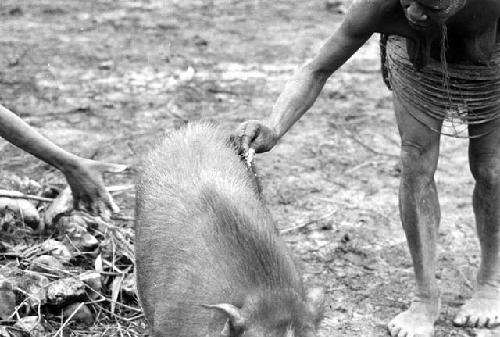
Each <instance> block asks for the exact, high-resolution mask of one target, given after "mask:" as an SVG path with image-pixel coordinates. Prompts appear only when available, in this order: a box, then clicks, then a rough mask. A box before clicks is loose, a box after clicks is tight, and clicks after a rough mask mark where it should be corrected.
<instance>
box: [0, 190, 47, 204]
mask: <svg viewBox="0 0 500 337" xmlns="http://www.w3.org/2000/svg"><path fill="white" fill-rule="evenodd" d="M0 198H11V199H26V200H36V201H41V202H52V201H54V199H53V198H44V197H39V196H37V195H29V194H19V195H15V194H10V193H5V192H3V193H0Z"/></svg>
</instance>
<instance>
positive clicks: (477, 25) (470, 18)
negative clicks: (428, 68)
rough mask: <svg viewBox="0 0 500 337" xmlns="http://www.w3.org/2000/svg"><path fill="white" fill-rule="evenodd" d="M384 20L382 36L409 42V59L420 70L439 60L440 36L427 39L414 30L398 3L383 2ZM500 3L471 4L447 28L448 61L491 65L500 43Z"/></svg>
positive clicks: (490, 0)
mask: <svg viewBox="0 0 500 337" xmlns="http://www.w3.org/2000/svg"><path fill="white" fill-rule="evenodd" d="M381 1H385V3H384V15H383V16H384V19H382V20H381V21H382V24H381V25H380V27H379V28H380V29H379V30H380V32H382V33H386V34H395V35H401V36H404V37H406V38H408V40H409V42H408V53H409V54H410V58H411V59H412V61H413V62H414V63H416V64H419V63H422V64H420V66H423V65H425V63H427V60H428V58H429V57H432V58H434V59H436V60H439V59H440V53H441V36H442V34H441V33H437V34H436V33H434V34H428V35H425V34H423V33H421V32H418V31H416V30H414V29H413V28H412V27H411V26H410V25H409V23H408V22H407V20H406V18H405V14H404V11H403V8H402V7H401V5H400V3H399V0H381ZM499 18H500V1H498V0H468V2H467V4H466V6H465V7H464V8H463V9H462V10H461V11H460V12H458V13H457V14H456V15H455V16H454V17H452V18H451V19H450V20H449V21H448V22H447V24H446V26H447V35H448V44H447V46H448V49H447V53H446V58H447V61H448V62H451V63H463V64H488V62H489V61H490V59H491V55H492V53H493V51H494V50H495V48H497V44H498V43H499V42H500V29H499V28H500V25H498V21H499Z"/></svg>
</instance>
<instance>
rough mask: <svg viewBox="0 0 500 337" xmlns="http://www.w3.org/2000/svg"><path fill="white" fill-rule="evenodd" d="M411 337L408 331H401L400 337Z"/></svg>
mask: <svg viewBox="0 0 500 337" xmlns="http://www.w3.org/2000/svg"><path fill="white" fill-rule="evenodd" d="M408 335H409V333H408V331H406V330H404V329H401V330H399V333H398V335H397V336H398V337H407V336H408Z"/></svg>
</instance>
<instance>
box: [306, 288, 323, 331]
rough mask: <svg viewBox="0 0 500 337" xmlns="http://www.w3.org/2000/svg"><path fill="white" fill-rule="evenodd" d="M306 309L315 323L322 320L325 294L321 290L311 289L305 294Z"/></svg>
mask: <svg viewBox="0 0 500 337" xmlns="http://www.w3.org/2000/svg"><path fill="white" fill-rule="evenodd" d="M306 298H307V309H308V310H309V312H310V313H311V315H312V316H313V317H314V319H315V321H316V322H319V321H320V320H321V318H322V315H323V311H324V309H325V308H324V307H325V292H324V290H323V288H319V287H317V288H311V289H309V291H308V292H307V295H306Z"/></svg>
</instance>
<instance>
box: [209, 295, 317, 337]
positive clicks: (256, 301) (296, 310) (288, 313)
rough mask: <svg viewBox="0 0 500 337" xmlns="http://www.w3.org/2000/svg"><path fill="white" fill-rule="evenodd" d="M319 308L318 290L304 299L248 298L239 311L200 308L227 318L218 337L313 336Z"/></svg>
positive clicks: (223, 305)
mask: <svg viewBox="0 0 500 337" xmlns="http://www.w3.org/2000/svg"><path fill="white" fill-rule="evenodd" d="M323 306H324V294H323V289H321V288H313V289H311V290H309V292H308V293H307V295H306V297H305V298H304V297H302V298H301V297H299V296H298V295H297V294H296V293H293V292H280V293H271V294H269V293H266V294H257V295H251V296H248V297H247V299H246V300H245V302H244V304H243V306H242V307H241V308H238V307H237V306H234V305H232V304H228V303H219V304H215V305H204V307H205V308H207V309H211V310H217V311H218V312H220V313H223V314H224V315H225V316H226V317H227V321H226V324H225V326H224V328H223V329H222V331H221V333H220V336H221V337H222V336H223V337H240V336H241V337H243V336H244V337H316V330H317V327H318V324H319V322H320V321H321V318H322V315H323Z"/></svg>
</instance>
